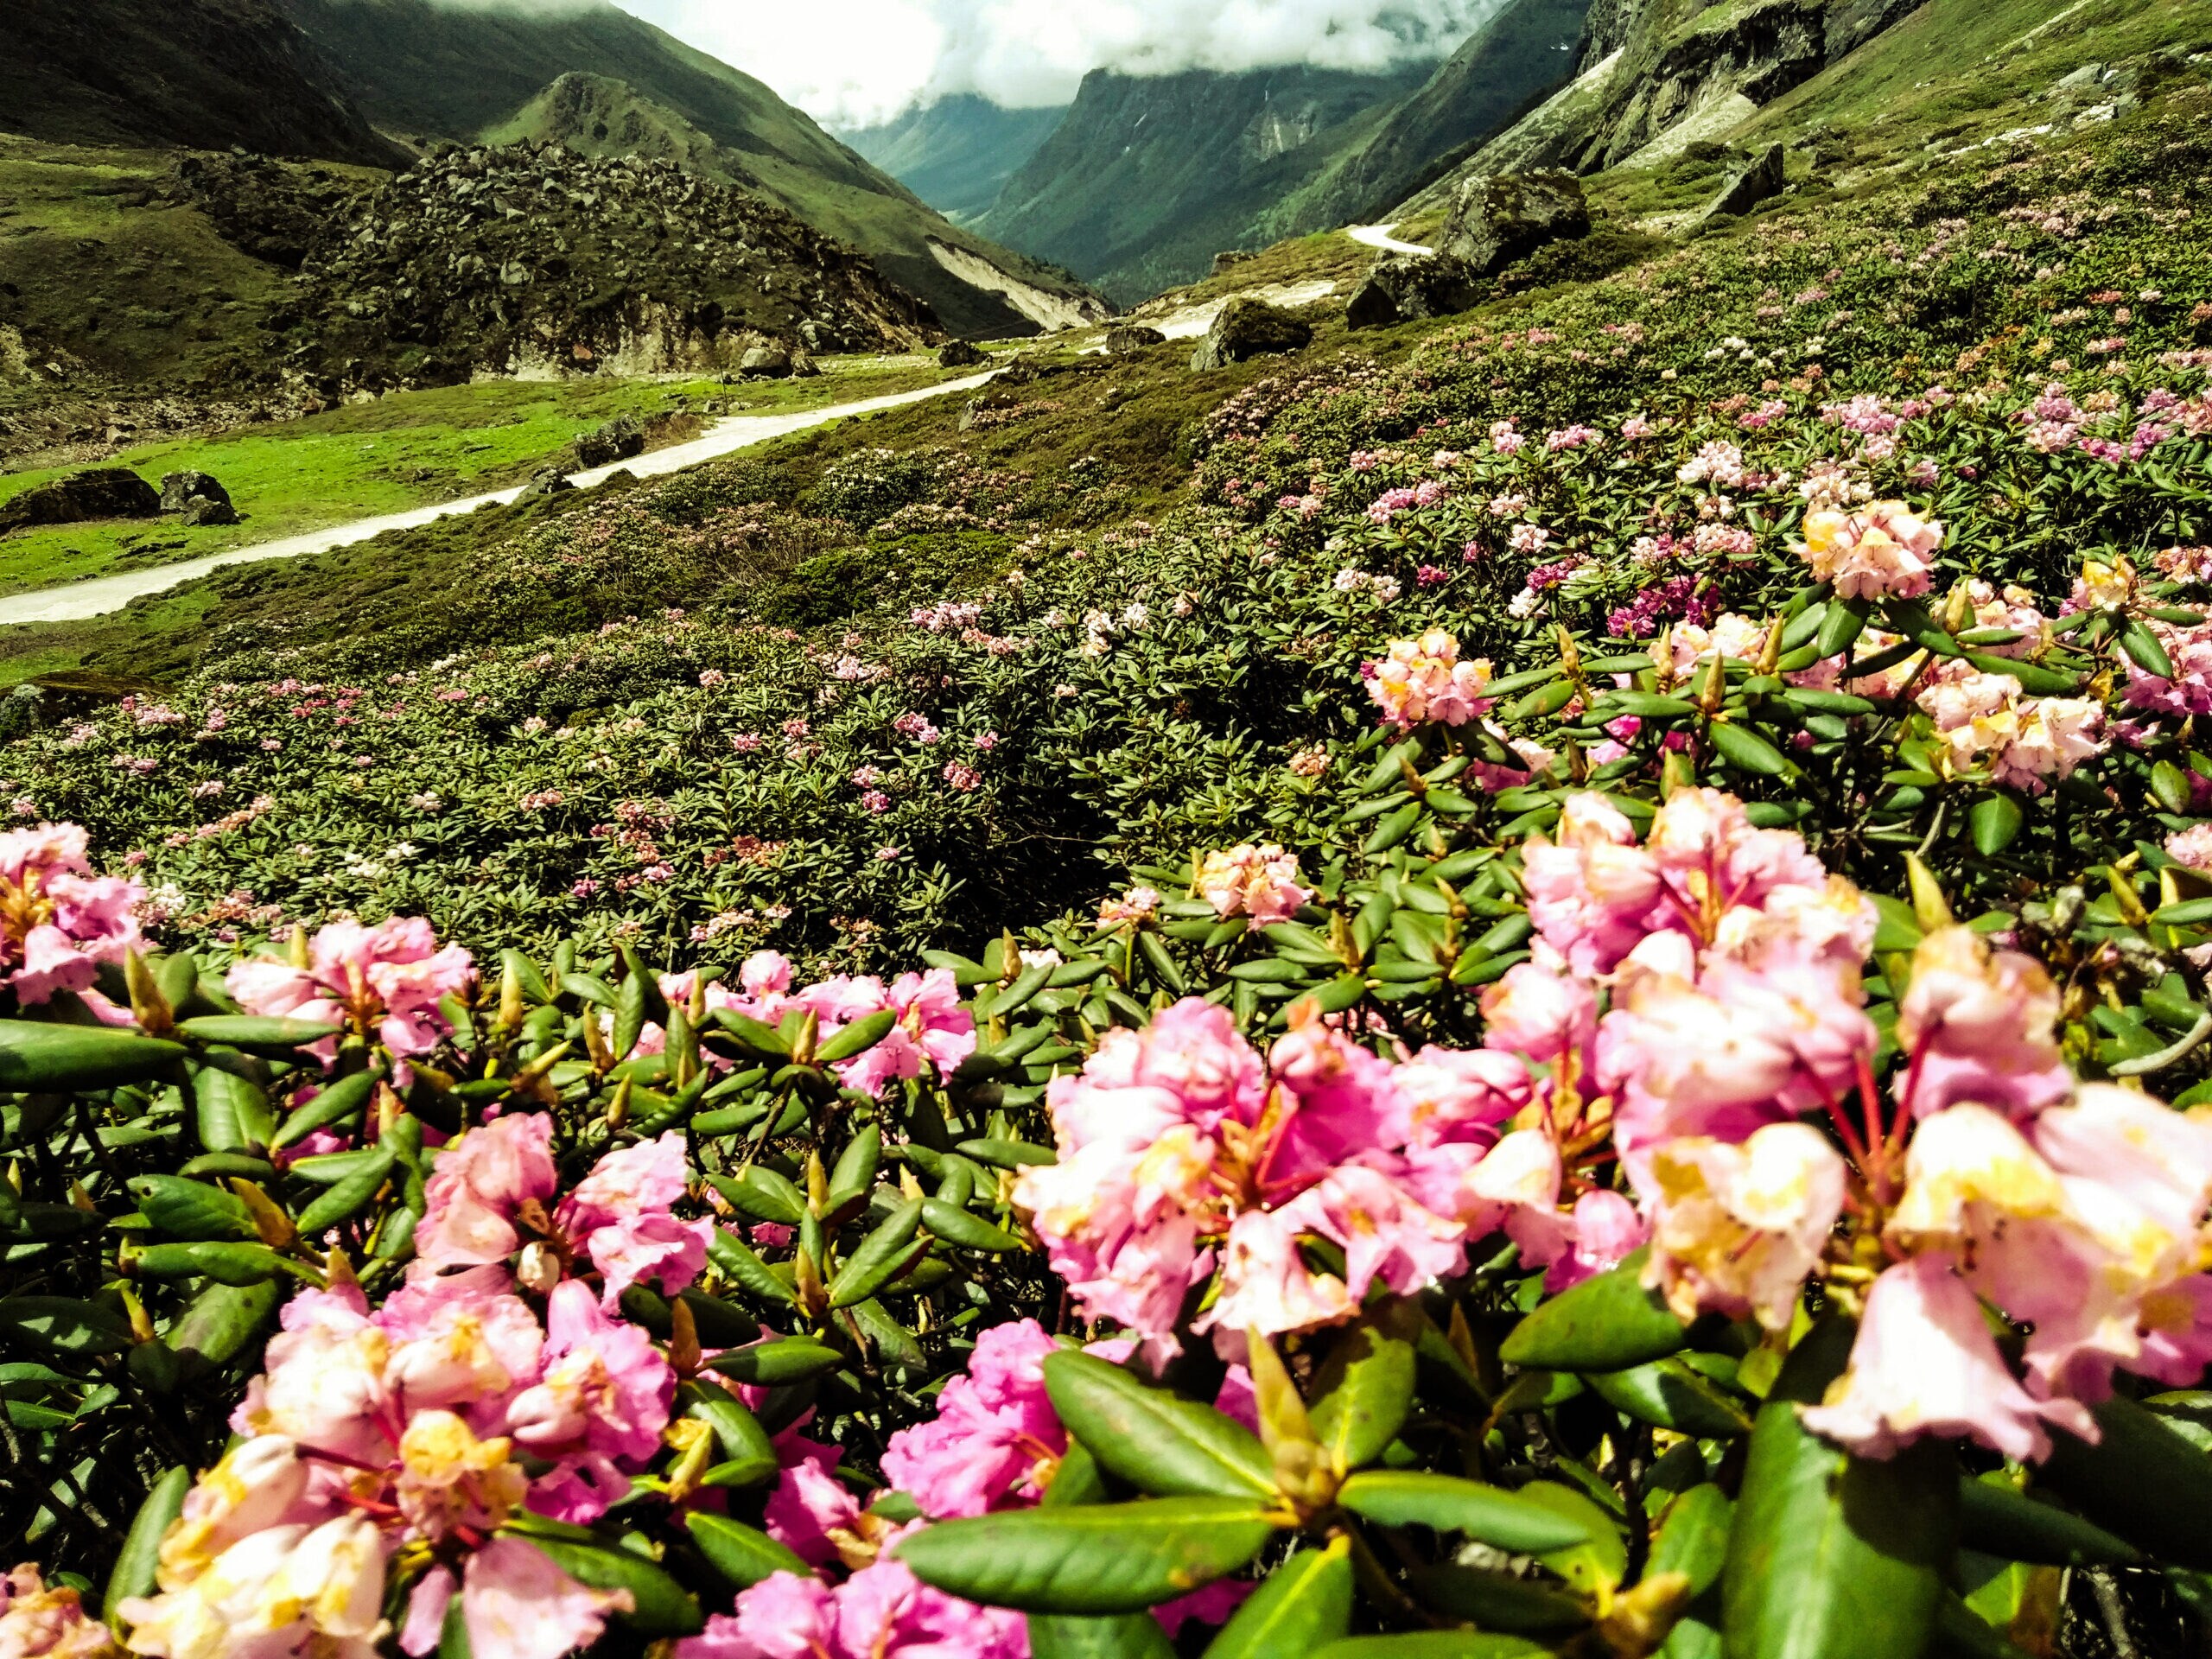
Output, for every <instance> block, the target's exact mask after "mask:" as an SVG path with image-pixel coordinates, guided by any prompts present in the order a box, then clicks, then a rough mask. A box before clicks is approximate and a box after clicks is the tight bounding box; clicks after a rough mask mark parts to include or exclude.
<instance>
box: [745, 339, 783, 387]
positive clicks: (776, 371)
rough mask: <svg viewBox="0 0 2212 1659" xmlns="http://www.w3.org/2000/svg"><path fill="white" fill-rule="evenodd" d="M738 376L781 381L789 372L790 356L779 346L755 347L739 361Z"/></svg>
mask: <svg viewBox="0 0 2212 1659" xmlns="http://www.w3.org/2000/svg"><path fill="white" fill-rule="evenodd" d="M737 372H739V373H740V374H748V375H753V376H756V377H758V378H762V379H767V380H781V379H782V378H784V377H785V376H786V375H788V374H789V373H790V372H791V353H789V352H787V351H785V349H784V348H783V347H782V346H753V348H752V349H751V350H750V351H748V352H747V353H746V354H745V356H744V357H743V358H742V359H741V360H740V361H739V363H738V365H737Z"/></svg>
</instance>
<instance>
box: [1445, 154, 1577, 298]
mask: <svg viewBox="0 0 2212 1659" xmlns="http://www.w3.org/2000/svg"><path fill="white" fill-rule="evenodd" d="M1589 234H1590V207H1589V204H1588V203H1587V202H1586V201H1585V200H1583V196H1582V181H1580V179H1577V178H1576V177H1575V176H1574V175H1573V174H1572V173H1568V172H1566V171H1564V170H1563V169H1560V168H1538V169H1536V170H1535V171H1533V172H1529V173H1499V174H1495V175H1491V176H1490V177H1488V178H1472V179H1470V180H1468V181H1467V182H1466V183H1465V184H1464V185H1462V186H1461V187H1460V188H1459V194H1457V195H1456V196H1454V197H1453V198H1452V211H1451V213H1450V215H1449V216H1448V217H1447V218H1446V219H1445V222H1444V233H1443V234H1442V235H1441V236H1440V237H1439V238H1437V246H1436V251H1437V252H1439V253H1440V254H1448V255H1450V256H1452V257H1453V258H1456V259H1461V260H1464V261H1465V262H1466V265H1467V268H1468V270H1471V271H1472V272H1473V273H1474V274H1475V275H1476V276H1478V277H1495V276H1496V275H1497V273H1498V272H1499V271H1501V270H1504V269H1505V268H1506V267H1507V266H1508V265H1510V264H1514V263H1515V262H1516V260H1521V259H1525V258H1527V257H1529V255H1530V254H1532V253H1534V252H1535V251H1536V250H1537V249H1538V248H1541V247H1543V246H1545V245H1548V244H1549V243H1553V242H1563V241H1567V240H1570V239H1572V238H1576V237H1583V236H1587V235H1589Z"/></svg>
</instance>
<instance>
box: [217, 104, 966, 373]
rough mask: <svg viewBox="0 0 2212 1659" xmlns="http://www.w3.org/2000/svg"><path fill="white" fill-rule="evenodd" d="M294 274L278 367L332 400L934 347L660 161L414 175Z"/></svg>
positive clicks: (479, 162)
mask: <svg viewBox="0 0 2212 1659" xmlns="http://www.w3.org/2000/svg"><path fill="white" fill-rule="evenodd" d="M284 176H287V177H289V176H290V175H289V172H287V173H286V174H285V175H284ZM277 182H278V181H275V180H271V179H270V178H267V177H264V175H260V174H258V173H256V172H255V171H253V170H252V169H251V168H214V169H208V170H206V171H203V172H202V173H200V175H196V176H195V179H194V183H193V188H194V189H195V190H196V191H197V192H198V193H199V194H200V197H201V198H203V199H207V200H224V199H226V198H229V197H231V196H234V195H235V194H238V193H239V192H252V191H261V190H264V189H270V190H273V189H274V188H276V185H277ZM228 217H229V222H233V223H236V222H243V221H246V220H251V221H252V222H256V223H261V222H267V221H268V220H270V219H271V218H272V217H275V213H274V210H273V209H272V208H270V207H269V206H268V205H267V204H265V203H264V204H263V205H262V206H261V207H258V208H257V209H254V210H253V211H251V212H247V211H245V210H244V209H241V210H239V211H237V212H234V213H231V214H230V215H229V216H228ZM223 222H226V221H225V219H224V218H223V217H221V216H218V223H223ZM300 269H301V274H302V278H303V279H304V280H303V281H302V284H301V288H300V298H299V302H298V304H297V307H296V310H295V311H293V312H292V313H291V315H290V316H289V319H288V321H289V326H290V328H291V330H292V331H293V337H294V338H295V340H297V342H298V343H297V344H296V346H294V347H293V349H292V353H291V358H290V363H289V366H291V367H293V368H294V369H295V370H296V371H297V372H299V373H301V374H302V375H304V376H306V377H307V378H309V379H310V380H312V381H315V383H317V384H319V385H323V386H324V388H325V390H326V391H327V394H328V395H330V396H333V397H336V396H342V395H345V394H346V393H349V392H352V391H355V390H357V389H359V388H362V387H367V388H370V389H372V390H379V391H380V390H384V389H386V388H388V387H391V386H394V385H423V384H429V385H442V384H448V383H450V382H452V381H455V380H460V379H466V378H469V377H471V376H472V375H475V374H479V373H488V374H500V375H518V376H523V377H526V378H549V379H550V378H566V377H570V376H575V375H583V374H592V373H597V372H601V371H602V370H605V371H607V372H618V373H624V374H652V373H665V372H700V371H707V372H713V371H728V370H735V369H737V368H738V367H739V366H740V365H741V363H742V362H743V360H744V358H745V355H746V353H747V352H749V351H752V350H753V349H755V348H758V347H761V346H773V347H775V348H777V349H779V350H783V351H785V352H786V353H788V352H789V351H790V350H791V348H793V347H795V346H800V345H810V346H811V348H812V349H816V350H820V351H823V352H855V351H865V352H883V351H904V350H911V349H913V348H914V347H916V346H922V345H925V344H927V343H929V342H930V341H931V340H936V339H939V338H942V331H941V330H940V329H938V327H937V323H936V319H935V317H934V316H933V315H932V314H931V311H930V308H928V306H926V305H925V304H924V303H923V302H921V301H919V300H918V299H916V298H915V297H914V296H912V295H911V294H909V293H907V292H906V291H905V290H903V289H899V288H898V287H896V286H894V285H893V283H889V282H887V280H885V278H884V277H882V275H881V274H880V272H878V271H877V270H876V269H875V267H874V265H873V264H871V263H870V262H869V261H868V259H866V258H865V257H862V256H861V255H860V254H857V253H855V252H854V251H852V250H851V249H849V248H847V247H845V246H843V245H840V244H838V243H836V242H833V241H831V240H829V238H826V237H823V236H820V235H818V234H817V233H816V232H813V231H812V230H810V229H809V228H808V227H807V226H804V225H803V224H801V223H800V222H799V221H798V219H794V218H793V217H791V215H790V214H789V213H785V212H784V211H783V210H782V209H781V208H779V207H776V206H774V205H773V204H772V203H770V202H768V201H766V200H761V199H760V198H759V197H757V196H753V195H749V194H746V193H744V192H741V191H739V190H735V189H732V188H729V187H728V186H725V185H720V184H715V183H711V182H709V181H705V180H702V179H699V178H696V177H693V176H691V175H688V174H686V173H685V172H683V170H682V169H681V168H678V167H677V166H676V165H675V164H673V163H672V162H645V161H639V160H638V159H637V158H635V157H624V158H620V159H615V160H605V159H597V158H594V157H590V156H580V155H578V154H576V153H575V152H574V151H572V150H569V149H561V148H556V147H553V146H550V145H547V146H540V145H537V144H513V145H507V146H503V147H480V148H476V149H445V150H442V151H441V152H439V153H438V154H436V155H435V156H430V157H428V158H425V159H424V160H423V161H421V162H417V163H416V165H415V166H413V167H411V168H409V169H408V170H407V171H406V172H404V173H402V174H400V175H397V177H395V178H394V179H393V180H392V181H391V182H390V183H389V184H387V185H385V186H384V187H383V188H380V189H378V190H376V191H374V192H372V193H371V194H366V195H364V196H361V197H359V198H358V199H356V200H353V202H352V203H351V204H350V206H349V207H347V208H346V211H344V212H342V213H340V214H339V215H338V216H337V217H336V218H335V219H333V220H331V221H330V222H328V223H327V225H326V226H325V228H324V230H323V232H322V234H321V236H320V237H319V238H317V239H316V240H315V242H314V244H313V245H312V246H311V247H310V249H309V250H308V253H307V255H306V257H304V258H303V259H302V262H301V267H300Z"/></svg>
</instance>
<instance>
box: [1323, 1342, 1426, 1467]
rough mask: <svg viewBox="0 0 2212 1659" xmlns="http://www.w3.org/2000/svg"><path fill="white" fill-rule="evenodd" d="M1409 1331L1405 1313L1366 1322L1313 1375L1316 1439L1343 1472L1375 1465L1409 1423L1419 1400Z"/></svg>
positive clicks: (1340, 1344)
mask: <svg viewBox="0 0 2212 1659" xmlns="http://www.w3.org/2000/svg"><path fill="white" fill-rule="evenodd" d="M1393 1306H1394V1307H1395V1308H1398V1309H1402V1308H1403V1305H1402V1304H1396V1305H1393ZM1408 1327H1409V1320H1408V1316H1407V1313H1406V1312H1404V1311H1397V1312H1391V1313H1383V1314H1380V1315H1376V1316H1371V1317H1370V1318H1366V1319H1361V1320H1360V1321H1359V1322H1358V1323H1357V1324H1356V1325H1352V1326H1351V1328H1349V1329H1348V1330H1346V1331H1345V1332H1344V1334H1343V1335H1342V1336H1340V1337H1338V1338H1337V1340H1336V1343H1335V1344H1334V1345H1333V1346H1332V1348H1331V1349H1330V1350H1329V1356H1328V1357H1327V1358H1326V1359H1325V1360H1324V1361H1322V1363H1321V1368H1320V1370H1319V1371H1318V1372H1317V1373H1316V1374H1315V1376H1314V1378H1313V1407H1312V1412H1311V1414H1312V1417H1313V1438H1314V1439H1315V1440H1317V1441H1319V1443H1320V1446H1321V1448H1322V1450H1323V1451H1325V1452H1327V1453H1328V1454H1329V1456H1330V1457H1331V1459H1332V1460H1333V1461H1334V1462H1335V1464H1336V1466H1337V1467H1338V1468H1339V1469H1342V1470H1346V1471H1350V1470H1353V1469H1357V1468H1360V1467H1361V1466H1362V1465H1366V1464H1369V1463H1372V1462H1373V1461H1374V1460H1375V1459H1376V1458H1378V1457H1380V1456H1381V1455H1382V1452H1383V1447H1384V1446H1388V1445H1389V1444H1390V1442H1391V1441H1392V1440H1395V1439H1396V1438H1397V1433H1398V1430H1399V1429H1400V1427H1402V1426H1403V1425H1404V1423H1405V1421H1406V1413H1407V1411H1408V1409H1410V1408H1411V1407H1412V1405H1413V1397H1414V1342H1413V1338H1412V1336H1411V1335H1410V1333H1409V1328H1408Z"/></svg>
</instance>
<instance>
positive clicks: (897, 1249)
mask: <svg viewBox="0 0 2212 1659" xmlns="http://www.w3.org/2000/svg"><path fill="white" fill-rule="evenodd" d="M924 1203H925V1200H924V1199H921V1198H914V1199H912V1200H910V1201H909V1202H907V1203H906V1204H902V1205H899V1207H898V1208H897V1209H896V1210H894V1211H892V1212H891V1214H890V1215H889V1216H888V1217H886V1218H885V1220H884V1222H883V1224H882V1225H881V1226H880V1227H878V1228H877V1229H876V1230H874V1232H872V1233H870V1234H869V1235H868V1236H867V1237H866V1238H864V1239H862V1240H861V1246H860V1248H859V1249H856V1250H855V1251H854V1252H853V1253H852V1255H849V1256H848V1257H847V1258H846V1259H845V1264H844V1266H842V1268H838V1269H837V1276H836V1278H834V1279H832V1280H831V1281H829V1306H832V1307H850V1306H852V1305H853V1304H854V1303H855V1302H864V1301H866V1300H868V1298H869V1297H871V1296H873V1295H874V1294H875V1293H876V1292H877V1291H879V1290H880V1289H881V1288H882V1287H884V1286H885V1285H887V1284H888V1283H889V1282H890V1281H891V1280H892V1279H893V1278H894V1277H895V1276H896V1275H897V1274H899V1271H900V1270H901V1269H902V1268H906V1266H908V1265H909V1264H910V1262H912V1258H913V1254H914V1235H915V1234H917V1233H918V1232H919V1231H920V1230H921V1227H922V1205H923V1204H924Z"/></svg>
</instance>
